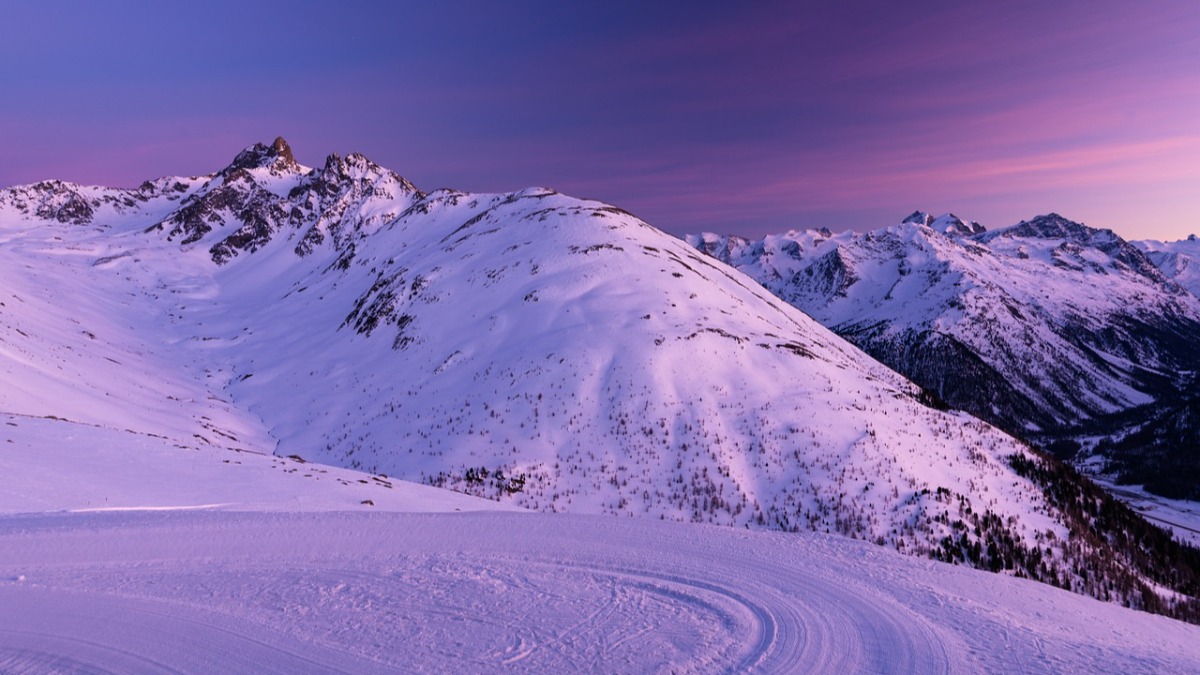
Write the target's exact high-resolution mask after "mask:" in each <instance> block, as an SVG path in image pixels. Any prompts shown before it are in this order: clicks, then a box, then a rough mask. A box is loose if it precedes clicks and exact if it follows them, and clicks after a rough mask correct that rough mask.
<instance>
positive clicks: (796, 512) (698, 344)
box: [0, 139, 1191, 613]
mask: <svg viewBox="0 0 1200 675" xmlns="http://www.w3.org/2000/svg"><path fill="white" fill-rule="evenodd" d="M963 227H967V228H968V229H969V226H966V225H964V226H963ZM902 229H903V228H902ZM926 230H928V228H925V229H924V230H923V229H921V228H919V227H916V226H912V227H910V228H909V230H905V231H911V232H913V233H914V234H913V235H912V237H917V236H918V235H920V237H924V238H925V239H927V240H928V241H929V242H931V243H930V246H931V247H934V248H936V246H935V244H937V242H938V241H940V240H937V239H936V237H942V238H943V239H946V240H947V241H952V240H951V239H950V238H948V237H944V236H942V235H936V234H935V233H933V232H932V230H929V236H928V237H926V235H925V231H926ZM905 236H907V235H905ZM990 245H992V246H995V247H998V248H999V247H1002V246H1004V245H1006V244H1004V243H1003V242H1000V243H995V244H990ZM978 246H980V247H982V246H984V245H983V244H978ZM1048 246H1049V245H1047V247H1045V250H1043V249H1039V248H1037V247H1032V246H1031V248H1032V252H1030V253H1029V255H1030V256H1035V255H1036V256H1038V257H1054V256H1060V257H1062V258H1063V259H1064V260H1067V261H1078V264H1084V263H1085V262H1086V263H1089V264H1090V263H1091V262H1093V261H1092V260H1091V258H1089V257H1088V256H1089V255H1090V254H1088V253H1085V252H1083V249H1082V248H1079V250H1075V249H1072V248H1070V247H1066V248H1064V249H1063V251H1061V252H1056V251H1058V249H1053V250H1051V249H1050V248H1049V247H1048ZM1134 252H1135V253H1137V251H1136V250H1135V251H1134ZM0 255H3V256H4V257H5V261H4V262H5V264H4V265H3V266H2V267H0V279H2V280H3V285H2V287H3V288H4V289H5V291H4V296H3V297H0V302H2V303H3V304H0V331H2V333H0V339H2V340H3V346H4V349H5V353H6V355H8V356H9V357H10V358H8V359H6V360H5V361H4V362H3V363H4V366H3V367H4V368H5V369H6V370H5V371H4V372H3V377H4V378H5V381H6V382H14V383H21V385H20V386H16V387H11V388H6V389H5V390H4V391H2V392H0V410H2V411H8V412H18V413H21V414H25V415H40V416H51V415H52V416H55V417H58V418H62V419H66V420H71V421H74V422H83V423H88V424H95V425H100V426H104V427H111V428H116V429H129V430H131V431H134V432H138V433H143V434H153V435H156V436H161V437H164V438H167V439H172V440H175V441H176V442H178V443H180V444H184V443H186V444H197V443H200V444H209V445H213V446H230V447H238V448H244V449H264V448H265V449H268V450H274V452H275V453H276V454H278V455H286V456H291V455H295V456H299V457H303V458H306V459H309V460H318V461H322V462H327V463H332V464H339V465H343V466H348V467H351V468H362V469H367V470H370V471H374V472H379V473H386V474H388V475H391V476H397V477H401V478H409V479H413V480H419V481H422V482H426V483H430V484H433V485H438V486H448V487H453V488H456V489H459V490H463V491H466V492H471V493H474V494H480V495H486V496H491V497H495V498H500V499H505V500H510V501H513V502H515V503H517V504H520V505H522V506H527V507H530V508H534V509H540V510H547V511H573V512H579V513H611V514H621V515H640V516H648V517H653V518H667V519H675V520H685V521H695V522H711V523H718V524H730V525H746V526H755V527H764V528H772V529H783V530H807V529H812V530H822V531H830V532H838V533H842V534H845V535H849V536H852V537H856V538H864V539H869V540H871V541H874V542H876V543H879V544H885V545H888V546H892V547H895V548H897V549H900V550H904V551H906V552H910V553H916V554H920V555H930V556H934V557H939V558H942V559H947V560H955V561H963V562H967V563H969V564H972V565H975V566H980V567H985V568H990V569H993V570H1005V569H1007V570H1013V572H1014V573H1017V574H1022V575H1025V576H1030V577H1033V578H1037V579H1042V580H1046V581H1050V582H1052V583H1056V584H1059V585H1064V586H1068V587H1071V588H1074V589H1076V590H1081V591H1083V592H1087V593H1089V594H1092V595H1095V596H1097V597H1116V598H1119V599H1122V600H1125V601H1127V602H1130V603H1132V604H1134V605H1137V606H1144V607H1147V608H1150V609H1158V610H1169V609H1170V607H1169V606H1172V605H1176V604H1178V611H1179V612H1184V613H1186V612H1188V611H1190V610H1187V607H1186V605H1187V602H1188V601H1187V600H1186V598H1185V599H1183V600H1182V601H1180V602H1179V603H1176V600H1177V599H1178V598H1170V599H1166V600H1158V599H1156V598H1158V596H1157V595H1155V594H1154V593H1153V592H1152V591H1148V590H1147V591H1146V592H1145V593H1143V592H1142V591H1141V589H1143V588H1148V586H1146V584H1147V583H1156V584H1160V585H1162V586H1168V587H1172V588H1177V589H1180V590H1185V591H1186V590H1187V589H1189V588H1190V586H1185V585H1184V584H1185V583H1191V580H1190V577H1188V576H1187V574H1189V573H1188V572H1186V571H1184V572H1181V571H1179V570H1178V569H1175V568H1169V567H1162V566H1156V565H1155V564H1150V563H1147V562H1146V561H1145V558H1146V556H1144V555H1142V554H1141V551H1142V550H1143V548H1144V547H1145V546H1148V545H1150V543H1149V542H1151V541H1153V542H1158V541H1159V540H1158V539H1153V537H1158V536H1161V535H1155V534H1153V533H1151V532H1150V531H1149V530H1145V531H1144V532H1145V533H1146V534H1144V536H1145V537H1149V538H1150V539H1145V540H1141V539H1138V538H1139V537H1142V536H1143V530H1141V529H1138V528H1140V527H1141V526H1139V525H1136V524H1134V523H1133V521H1132V520H1129V519H1130V518H1132V516H1129V514H1128V512H1127V511H1125V512H1121V513H1122V514H1124V515H1120V516H1115V515H1113V514H1109V513H1107V512H1105V514H1106V515H1105V517H1104V518H1102V519H1100V520H1099V521H1097V520H1096V519H1097V518H1098V517H1099V516H1100V511H1099V509H1102V508H1103V509H1109V508H1116V507H1112V506H1111V504H1112V503H1111V500H1109V501H1104V500H1103V499H1101V497H1100V496H1099V493H1096V494H1093V493H1090V492H1087V490H1088V489H1089V487H1088V486H1087V485H1086V484H1083V483H1076V482H1070V480H1073V479H1068V478H1064V477H1063V476H1062V475H1060V474H1059V473H1058V469H1057V468H1056V467H1055V466H1054V465H1053V463H1052V462H1048V461H1046V460H1043V459H1042V458H1040V457H1038V456H1037V455H1035V454H1033V453H1032V452H1030V451H1029V450H1028V449H1027V448H1025V447H1024V446H1023V445H1021V444H1020V443H1017V442H1016V441H1014V440H1013V439H1012V438H1010V437H1009V436H1006V435H1004V434H1003V433H1001V432H999V431H997V430H996V429H994V428H992V427H990V426H988V425H987V424H984V423H981V422H979V421H977V420H975V419H973V418H970V417H968V416H966V415H964V414H961V413H949V412H944V411H940V410H936V409H933V408H930V407H928V406H927V405H926V402H927V401H928V398H927V396H926V395H925V393H924V392H923V391H922V390H921V389H920V388H918V387H916V386H914V385H913V384H912V383H910V382H909V381H907V380H905V379H903V378H902V377H900V376H899V375H897V374H896V373H894V372H893V371H891V370H890V369H888V368H886V367H884V366H883V365H881V364H879V363H878V362H876V361H874V360H872V359H871V358H869V357H867V356H866V355H865V354H863V353H862V352H860V351H859V350H858V349H856V348H854V347H853V346H851V345H850V344H848V343H847V342H845V341H844V340H842V339H841V338H839V337H838V336H837V335H835V334H833V333H832V332H830V331H829V330H827V329H826V328H824V327H823V326H821V325H820V324H818V323H817V322H816V321H814V320H812V319H811V318H809V317H808V316H806V315H805V314H804V313H802V312H800V311H798V310H796V309H795V308H793V307H791V306H789V305H787V304H785V303H783V302H781V301H779V300H778V299H777V298H775V297H774V296H772V295H771V294H770V293H769V292H768V291H767V290H765V289H763V288H761V287H760V286H759V285H757V284H756V283H754V282H753V281H752V280H751V279H749V278H748V277H746V276H744V275H742V274H740V273H738V272H736V271H735V270H733V269H731V268H729V267H727V266H725V265H723V264H721V263H718V262H715V261H713V260H711V259H710V258H709V257H707V256H704V255H702V254H701V253H700V252H698V251H697V250H695V249H694V248H692V247H691V246H689V245H687V244H686V243H685V242H683V241H680V240H678V239H676V238H674V237H671V236H669V235H666V234H664V233H662V232H660V231H658V230H656V229H654V228H653V227H651V226H649V225H647V224H646V223H644V222H642V221H640V220H639V219H637V218H636V217H634V216H632V215H631V214H629V213H626V212H624V211H622V210H621V209H619V208H616V207H613V206H609V205H606V204H603V203H600V202H595V201H590V200H582V199H576V198H572V197H568V196H565V195H561V194H558V193H555V192H553V191H551V190H546V189H540V188H532V189H527V190H523V191H520V192H515V193H509V194H496V195H490V194H466V193H462V192H458V191H454V190H438V191H434V192H430V193H425V192H422V191H420V190H417V189H416V188H415V187H413V185H412V184H410V183H409V182H408V181H406V180H404V179H403V178H401V177H400V176H398V175H396V174H395V173H393V172H391V171H388V170H386V169H383V168H382V167H379V166H378V165H375V164H374V163H372V162H370V161H369V160H367V159H366V158H365V157H363V156H361V155H350V156H348V157H345V158H341V157H337V156H331V157H330V158H329V159H328V160H327V161H326V162H325V164H324V166H323V167H321V168H319V169H313V168H308V167H304V166H301V165H299V164H297V163H296V161H295V159H294V158H293V156H292V153H291V151H290V149H289V148H288V147H287V144H286V143H284V142H283V141H282V139H278V140H276V142H275V143H274V144H273V145H271V146H267V145H255V146H253V147H251V148H248V149H247V150H245V151H243V152H242V153H240V154H239V155H238V156H237V157H236V158H235V159H234V161H233V162H232V163H231V164H230V166H228V167H226V168H225V169H222V170H221V171H219V172H217V173H215V174H212V175H209V176H202V177H194V178H166V179H160V180H158V181H153V182H148V183H146V184H143V185H142V186H141V187H139V188H137V189H135V190H117V189H109V188H91V187H82V186H76V185H71V184H66V183H40V184H37V185H33V186H23V187H17V188H11V189H9V190H5V191H0ZM1013 255H1014V256H1016V255H1017V253H1016V252H1014V253H1013ZM1138 255H1140V253H1138ZM930 256H931V257H932V256H933V253H930ZM1096 264H1099V263H1096ZM1124 264H1126V265H1128V263H1124ZM845 268H846V269H850V267H849V266H845ZM1148 269H1149V270H1150V271H1153V269H1154V268H1153V267H1152V266H1149V267H1148ZM1126 272H1127V270H1125V269H1124V268H1116V267H1113V269H1112V273H1113V274H1125V273H1126ZM1097 274H1098V275H1099V274H1100V272H1097ZM908 275H909V272H905V274H903V275H901V276H908ZM832 278H835V279H836V278H839V277H837V275H836V274H835V275H834V276H833V277H832ZM846 278H848V277H846ZM839 283H840V282H839ZM912 292H915V291H914V290H913V289H910V288H908V287H906V286H901V285H899V284H897V290H896V293H904V294H908V293H912ZM906 297H907V296H906ZM1085 300H1086V299H1085ZM1058 302H1060V303H1063V304H1064V305H1067V306H1069V304H1070V302H1071V300H1070V299H1058ZM1086 317H1087V314H1086V312H1083V311H1082V310H1081V312H1080V321H1083V320H1085V319H1086ZM864 330H866V329H864ZM1122 339H1123V338H1122V337H1121V336H1114V337H1113V338H1112V341H1113V344H1114V345H1116V346H1114V347H1112V349H1111V350H1110V351H1111V353H1110V354H1109V355H1108V356H1109V357H1110V360H1111V361H1112V363H1113V365H1112V367H1111V369H1110V370H1111V372H1107V371H1106V372H1105V373H1104V374H1105V375H1106V376H1108V377H1110V378H1111V379H1112V380H1113V381H1121V382H1125V384H1126V386H1125V387H1124V389H1123V390H1122V394H1121V396H1123V397H1124V398H1120V399H1116V400H1107V399H1099V400H1096V401H1093V400H1091V399H1087V400H1083V401H1081V402H1079V403H1078V406H1077V407H1078V408H1080V409H1083V408H1084V404H1091V405H1095V406H1099V407H1101V408H1103V407H1104V406H1110V407H1119V406H1121V405H1125V404H1127V403H1128V402H1129V401H1127V400H1126V399H1129V400H1138V397H1139V396H1144V395H1145V394H1143V393H1142V392H1140V390H1138V389H1137V388H1136V384H1137V383H1139V382H1141V381H1142V379H1139V378H1148V377H1149V375H1146V374H1144V373H1143V372H1142V370H1139V369H1138V368H1136V367H1134V366H1133V365H1132V364H1131V363H1128V362H1127V361H1121V360H1120V359H1119V358H1118V357H1119V356H1120V354H1121V353H1123V352H1121V351H1120V350H1121V349H1131V350H1132V349H1138V348H1141V347H1140V346H1139V345H1140V343H1139V345H1133V346H1131V345H1127V344H1126V343H1125V342H1122ZM1125 358H1126V359H1128V360H1130V361H1131V360H1132V358H1131V356H1130V355H1128V354H1126V355H1125ZM1087 363H1090V362H1087ZM1084 365H1086V364H1084ZM1072 367H1076V368H1082V367H1083V365H1079V364H1075V365H1074V366H1072ZM1068 372H1074V371H1068ZM1051 480H1053V481H1054V482H1053V484H1051ZM1064 481H1067V482H1064ZM1064 486H1068V487H1064ZM1064 495H1067V497H1066V498H1068V499H1070V500H1074V499H1076V498H1079V499H1083V498H1084V497H1086V500H1085V501H1086V502H1087V504H1088V506H1086V507H1085V508H1082V509H1079V508H1075V507H1071V508H1068V506H1069V504H1067V503H1065V502H1064V501H1063V499H1064ZM1071 503H1072V504H1073V501H1072V502H1071ZM1096 522H1099V523H1100V525H1098V526H1097V527H1098V528H1099V529H1098V531H1099V535H1096V536H1090V537H1080V536H1075V535H1076V534H1078V533H1080V532H1082V531H1084V530H1088V531H1089V532H1090V531H1091V530H1090V528H1091V527H1092V526H1093V525H1094V524H1095V523H1096ZM1109 528H1112V529H1111V530H1110V529H1109ZM1129 528H1133V531H1135V532H1136V533H1137V534H1136V535H1129V534H1127V533H1123V532H1124V531H1125V530H1128V529H1129ZM1073 533H1075V534H1073ZM1155 545H1158V544H1157V543H1155ZM1163 545H1166V544H1163ZM1171 575H1174V576H1171ZM1181 575H1182V576H1181Z"/></svg>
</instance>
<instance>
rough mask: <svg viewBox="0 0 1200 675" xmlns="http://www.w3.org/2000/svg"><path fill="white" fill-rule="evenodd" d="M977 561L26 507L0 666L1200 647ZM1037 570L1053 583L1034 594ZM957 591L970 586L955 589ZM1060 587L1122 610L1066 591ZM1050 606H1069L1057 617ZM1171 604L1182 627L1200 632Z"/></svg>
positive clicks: (848, 664)
mask: <svg viewBox="0 0 1200 675" xmlns="http://www.w3.org/2000/svg"><path fill="white" fill-rule="evenodd" d="M897 570H899V571H897ZM974 575H981V573H974V572H971V571H968V570H960V569H958V568H952V567H950V566H934V563H928V562H926V561H913V560H908V559H905V558H903V557H902V556H898V555H895V554H890V552H887V551H882V550H878V549H876V547H872V546H869V545H866V544H861V543H859V542H850V541H839V540H837V539H836V538H830V537H818V536H816V535H809V536H803V535H783V534H779V533H775V534H772V533H751V532H746V531H740V530H735V529H732V528H720V527H706V526H687V525H681V524H672V523H659V522H656V521H648V520H637V519H623V518H604V517H587V516H561V515H549V514H523V513H522V514H502V513H458V514H413V513H382V512H379V513H363V512H354V513H350V512H333V513H249V512H228V511H221V512H215V511H138V512H99V513H57V514H31V515H24V516H6V517H2V518H0V672H5V673H9V672H13V673H46V672H67V673H71V672H88V673H94V672H113V673H164V672H179V673H188V672H217V671H219V672H226V673H243V672H244V673H251V672H253V673H275V672H278V673H330V672H352V673H373V672H456V673H457V672H512V673H523V672H538V673H542V672H555V673H587V672H639V673H641V672H663V673H666V672H675V673H721V672H725V673H745V672H754V673H757V672H764V673H784V672H786V673H805V672H822V673H824V672H839V673H858V672H875V673H890V672H894V673H946V672H954V673H960V672H979V671H987V670H995V669H1000V670H1014V669H1015V670H1022V669H1026V668H1027V667H1032V666H1035V665H1036V664H1039V663H1040V664H1042V665H1044V666H1048V667H1049V668H1050V669H1051V670H1070V669H1071V668H1072V665H1071V664H1072V663H1075V664H1076V665H1078V664H1090V665H1092V666H1096V665H1097V664H1104V665H1105V666H1106V667H1112V668H1120V669H1121V670H1133V671H1141V672H1162V671H1163V669H1164V668H1165V669H1168V670H1171V669H1174V670H1178V669H1179V668H1180V667H1184V668H1186V667H1187V664H1189V663H1193V662H1192V661H1190V660H1189V659H1190V658H1191V657H1190V656H1188V654H1186V653H1185V654H1183V655H1182V656H1171V655H1169V654H1167V653H1162V654H1156V653H1150V656H1151V658H1150V659H1149V660H1148V659H1147V654H1146V653H1145V652H1136V651H1130V652H1122V651H1120V648H1123V647H1121V645H1122V644H1123V643H1124V642H1125V638H1121V639H1120V640H1116V639H1115V638H1114V640H1116V642H1114V644H1115V645H1117V647H1119V648H1114V647H1112V646H1104V645H1102V648H1100V649H1097V648H1095V647H1094V646H1089V645H1090V643H1089V642H1087V640H1089V639H1091V638H1087V637H1077V636H1074V635H1066V636H1064V635H1055V634H1053V633H1052V632H1046V631H1047V629H1045V628H1036V629H1034V628H1035V627H1034V626H1033V625H1031V624H1027V623H1025V621H1026V619H1022V618H1020V617H1021V616H1022V615H1020V614H1013V615H1012V616H1011V617H1010V618H1007V619H1005V620H1004V621H997V620H996V619H995V618H994V617H996V616H999V615H1000V614H1003V613H1005V612H1009V613H1012V612H1019V611H1020V609H1019V607H1020V605H1019V603H1018V604H1013V603H1012V602H1009V603H1008V604H1004V603H1000V604H995V603H997V600H996V599H995V598H994V596H992V595H989V593H993V591H988V590H987V589H986V587H984V588H980V589H979V590H976V589H975V585H974V584H977V582H978V579H977V578H976V576H974ZM987 578H989V579H991V578H992V577H991V576H988V577H987ZM1001 581H1003V580H1001ZM1009 581H1012V582H1016V581H1019V580H1009ZM943 583H950V584H951V587H952V589H953V590H951V591H943V590H939V588H940V587H941V586H942V584H943ZM1027 586H1032V587H1035V588H1034V589H1033V590H1035V591H1037V592H1038V593H1041V590H1040V586H1037V585H1035V584H1026V585H1019V584H1018V585H1016V586H1014V588H1016V590H1018V591H1020V590H1021V589H1023V588H1026V587H1027ZM1051 590H1053V589H1051ZM956 594H965V595H956ZM1028 597H1030V598H1040V597H1041V596H1040V595H1029V596H1028ZM1055 598H1057V599H1055ZM948 599H949V600H951V601H953V602H955V603H956V604H955V605H953V606H943V603H945V602H946V601H947V600H948ZM1046 602H1048V603H1064V602H1065V603H1066V604H1067V605H1069V607H1068V609H1069V610H1070V611H1079V609H1080V608H1079V607H1074V605H1071V603H1076V602H1077V603H1087V604H1086V605H1084V606H1082V609H1083V610H1084V611H1085V612H1086V613H1088V614H1089V615H1090V614H1091V612H1093V611H1102V612H1112V611H1120V610H1119V608H1108V607H1107V606H1104V605H1101V604H1100V603H1094V602H1092V601H1089V600H1087V599H1078V598H1075V597H1074V596H1070V595H1069V594H1065V593H1064V594H1061V596H1059V595H1055V596H1054V598H1049V599H1047V600H1046ZM955 607H957V609H955ZM1014 608H1016V609H1014ZM1046 611H1055V610H1053V608H1052V606H1051V605H1049V604H1047V605H1045V606H1044V607H1041V608H1038V612H1039V614H1038V615H1039V616H1040V613H1042V612H1046ZM950 616H953V617H956V618H957V619H958V621H955V620H953V619H946V617H950ZM1122 616H1124V615H1122ZM942 619H945V620H942ZM1151 619H1153V620H1155V621H1157V620H1158V619H1160V618H1159V617H1146V620H1147V621H1149V620H1151ZM1049 621H1051V622H1053V618H1051V619H1049ZM1162 621H1163V622H1162V624H1161V625H1158V624H1154V625H1155V626H1156V629H1161V630H1162V631H1165V632H1162V633H1161V635H1166V634H1167V633H1170V632H1172V631H1175V632H1178V631H1185V632H1186V631H1190V630H1191V629H1192V627H1190V626H1182V625H1181V626H1175V625H1174V623H1173V622H1169V621H1166V620H1162ZM1010 628H1012V629H1016V630H1012V631H1010V630H1009V629H1010ZM1131 630H1137V629H1133V628H1131ZM1180 635H1181V636H1182V637H1183V639H1184V642H1186V641H1187V639H1188V635H1191V634H1190V633H1186V634H1185V633H1180ZM1047 636H1049V641H1048V642H1044V641H1043V638H1044V637H1047ZM1010 638H1011V643H1010V641H1009V640H1010ZM1093 638H1094V636H1093ZM1171 639H1173V640H1179V639H1180V637H1179V636H1176V637H1174V638H1171ZM1039 650H1041V653H1040V654H1039ZM1051 650H1053V651H1054V654H1050V651H1051ZM1193 656H1194V655H1193ZM1052 657H1053V658H1052ZM1072 659H1074V660H1072ZM1155 659H1157V660H1155ZM1195 662H1196V663H1200V659H1197V660H1196V661H1195ZM1035 669H1036V668H1035ZM1101 669H1103V668H1101Z"/></svg>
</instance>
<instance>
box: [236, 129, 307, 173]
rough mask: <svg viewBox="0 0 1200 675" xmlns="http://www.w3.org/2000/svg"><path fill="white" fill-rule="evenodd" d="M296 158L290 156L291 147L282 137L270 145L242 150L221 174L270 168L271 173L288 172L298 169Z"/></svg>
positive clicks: (255, 145) (260, 145)
mask: <svg viewBox="0 0 1200 675" xmlns="http://www.w3.org/2000/svg"><path fill="white" fill-rule="evenodd" d="M299 166H300V165H299V164H297V163H296V158H295V156H294V155H292V146H290V145H288V142H287V141H285V140H283V137H282V136H278V137H276V138H275V141H274V142H273V143H271V145H264V144H262V143H255V144H254V145H251V146H250V147H248V148H246V149H245V150H242V151H241V152H239V153H238V154H237V157H234V158H233V162H232V163H231V164H230V165H229V166H228V167H226V168H225V170H224V171H222V173H224V174H226V175H227V174H230V173H233V172H234V171H238V170H239V169H258V168H270V169H271V170H273V171H289V170H295V169H297V168H299Z"/></svg>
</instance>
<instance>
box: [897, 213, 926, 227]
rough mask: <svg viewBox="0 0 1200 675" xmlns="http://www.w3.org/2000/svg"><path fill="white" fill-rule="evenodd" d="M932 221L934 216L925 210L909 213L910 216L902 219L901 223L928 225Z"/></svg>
mask: <svg viewBox="0 0 1200 675" xmlns="http://www.w3.org/2000/svg"><path fill="white" fill-rule="evenodd" d="M932 222H933V216H931V215H929V214H928V213H926V212H925V211H913V212H912V213H910V214H908V217H906V218H905V219H904V220H902V221H900V224H901V225H907V224H909V223H912V224H914V225H928V224H930V223H932Z"/></svg>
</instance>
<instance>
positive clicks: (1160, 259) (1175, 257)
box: [1130, 234, 1200, 297]
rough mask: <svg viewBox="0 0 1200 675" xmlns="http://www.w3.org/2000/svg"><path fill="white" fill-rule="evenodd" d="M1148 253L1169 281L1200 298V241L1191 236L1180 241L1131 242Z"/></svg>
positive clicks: (1149, 240)
mask: <svg viewBox="0 0 1200 675" xmlns="http://www.w3.org/2000/svg"><path fill="white" fill-rule="evenodd" d="M1130 243H1132V244H1133V245H1134V246H1137V247H1138V248H1140V249H1141V250H1142V251H1144V252H1145V253H1146V256H1147V257H1148V258H1150V261H1151V262H1153V263H1154V264H1155V266H1157V267H1158V269H1159V270H1161V271H1162V273H1163V274H1164V275H1166V276H1167V277H1168V278H1169V279H1171V280H1173V281H1174V282H1175V283H1177V284H1179V285H1180V286H1183V287H1184V288H1186V289H1188V290H1189V291H1191V293H1192V295H1195V296H1197V297H1200V239H1197V238H1196V235H1194V234H1193V235H1189V236H1188V238H1187V239H1181V240H1179V241H1155V240H1153V239H1147V240H1145V241H1134V242H1130Z"/></svg>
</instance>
